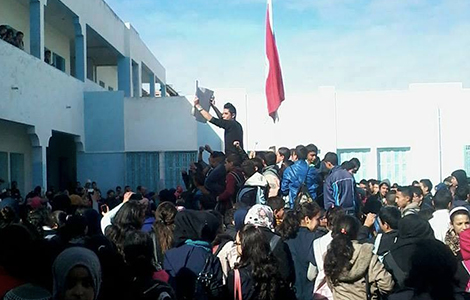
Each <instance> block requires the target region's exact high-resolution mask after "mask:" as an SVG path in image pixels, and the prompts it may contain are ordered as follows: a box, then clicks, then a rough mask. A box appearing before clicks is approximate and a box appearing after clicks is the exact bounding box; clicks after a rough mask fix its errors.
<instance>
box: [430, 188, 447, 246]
mask: <svg viewBox="0 0 470 300" xmlns="http://www.w3.org/2000/svg"><path fill="white" fill-rule="evenodd" d="M451 202H452V194H451V193H450V192H449V190H447V189H443V190H440V191H438V192H437V193H436V195H434V198H433V199H432V204H433V206H434V208H435V209H436V211H435V212H434V213H433V214H432V218H431V220H429V224H430V225H431V227H432V230H433V231H434V236H435V237H436V239H437V240H439V241H441V242H443V243H445V238H446V233H447V231H448V230H449V226H450V225H449V207H450V204H451Z"/></svg>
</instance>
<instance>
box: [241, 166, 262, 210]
mask: <svg viewBox="0 0 470 300" xmlns="http://www.w3.org/2000/svg"><path fill="white" fill-rule="evenodd" d="M268 190H269V184H268V181H267V180H266V178H264V176H263V175H262V174H260V173H258V172H256V173H255V174H253V175H252V176H251V177H250V178H248V179H247V180H246V182H245V185H244V186H243V187H242V188H241V189H240V191H239V192H238V195H237V202H241V203H242V204H243V205H244V206H248V207H251V206H253V205H255V204H263V205H265V204H266V202H267V200H268V199H267V197H268Z"/></svg>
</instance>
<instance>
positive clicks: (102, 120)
mask: <svg viewBox="0 0 470 300" xmlns="http://www.w3.org/2000/svg"><path fill="white" fill-rule="evenodd" d="M123 99H124V94H123V92H120V91H118V92H87V93H85V110H84V115H83V117H84V119H85V140H86V148H85V151H86V152H92V153H93V152H115V151H124V143H125V141H124V130H125V127H124V120H123V116H124V103H123Z"/></svg>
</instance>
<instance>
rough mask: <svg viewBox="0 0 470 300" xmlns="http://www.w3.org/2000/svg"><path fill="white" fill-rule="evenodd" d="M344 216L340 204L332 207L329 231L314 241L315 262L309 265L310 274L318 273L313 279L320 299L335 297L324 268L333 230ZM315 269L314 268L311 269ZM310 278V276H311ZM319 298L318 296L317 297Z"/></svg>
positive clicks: (328, 222) (328, 219)
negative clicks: (327, 281) (327, 282)
mask: <svg viewBox="0 0 470 300" xmlns="http://www.w3.org/2000/svg"><path fill="white" fill-rule="evenodd" d="M343 216H344V210H343V208H341V207H340V206H336V207H332V208H330V209H329V210H328V211H327V212H326V221H327V224H326V227H327V229H328V230H329V232H328V233H327V234H326V235H324V236H322V237H321V238H318V239H316V240H314V241H313V253H314V256H315V263H314V264H312V265H310V266H309V272H308V274H312V273H315V272H316V273H317V276H316V277H315V276H313V277H312V278H311V279H315V284H314V288H313V290H314V297H318V299H325V298H326V299H329V300H332V299H333V294H332V292H331V290H330V288H329V287H328V285H327V284H326V277H325V271H324V270H325V269H324V258H325V254H326V251H327V249H328V247H329V245H330V243H331V240H332V239H333V237H332V230H333V227H334V226H335V224H336V222H337V221H338V220H339V219H341V218H342V217H343ZM311 269H314V270H311ZM309 279H310V278H309ZM315 299H317V298H315Z"/></svg>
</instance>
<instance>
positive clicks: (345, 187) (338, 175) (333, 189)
mask: <svg viewBox="0 0 470 300" xmlns="http://www.w3.org/2000/svg"><path fill="white" fill-rule="evenodd" d="M323 162H324V163H325V166H326V168H327V169H328V170H330V173H329V175H328V177H327V178H326V180H325V184H324V185H323V196H324V197H325V198H324V208H325V210H327V209H329V208H330V207H331V206H341V207H342V208H343V209H344V211H345V212H346V214H348V215H355V214H356V212H357V209H358V207H357V203H356V201H357V199H356V182H355V180H354V177H353V176H352V175H351V173H349V172H348V171H346V170H344V169H342V168H341V167H340V166H338V155H336V153H333V152H328V153H327V154H326V155H325V158H324V159H323Z"/></svg>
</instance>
